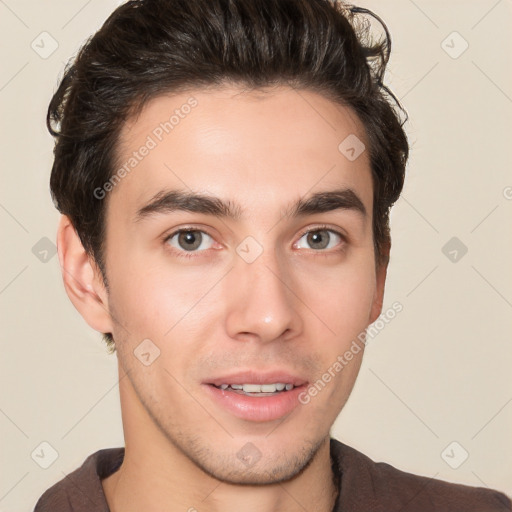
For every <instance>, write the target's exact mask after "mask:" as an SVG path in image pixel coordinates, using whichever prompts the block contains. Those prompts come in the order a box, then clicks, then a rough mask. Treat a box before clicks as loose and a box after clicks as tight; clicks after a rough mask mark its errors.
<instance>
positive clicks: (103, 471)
mask: <svg viewBox="0 0 512 512" xmlns="http://www.w3.org/2000/svg"><path fill="white" fill-rule="evenodd" d="M123 458H124V448H107V449H103V450H99V451H97V452H95V453H93V454H91V455H89V456H88V457H87V458H86V459H85V461H84V463H83V464H82V465H81V466H80V467H79V468H77V469H75V470H74V471H73V472H71V473H69V474H68V475H67V476H66V477H65V478H63V479H62V480H60V481H59V482H57V483H56V484H54V485H53V486H52V487H50V488H49V489H47V490H46V491H45V492H44V493H43V494H42V495H41V497H40V498H39V500H38V501H37V503H36V506H35V508H34V512H109V511H108V506H107V503H106V500H105V495H104V493H103V487H102V485H101V479H102V478H105V477H106V476H108V475H109V474H111V473H113V472H115V471H116V470H117V469H118V468H119V466H120V465H121V463H122V461H123Z"/></svg>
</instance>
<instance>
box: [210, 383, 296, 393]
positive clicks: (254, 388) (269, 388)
mask: <svg viewBox="0 0 512 512" xmlns="http://www.w3.org/2000/svg"><path fill="white" fill-rule="evenodd" d="M219 387H220V389H228V388H229V387H231V389H236V390H240V391H244V392H245V393H275V392H276V391H283V390H285V389H286V391H290V390H292V389H293V384H284V383H283V382H276V383H275V384H221V385H220V386H219Z"/></svg>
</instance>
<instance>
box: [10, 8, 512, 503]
mask: <svg viewBox="0 0 512 512" xmlns="http://www.w3.org/2000/svg"><path fill="white" fill-rule="evenodd" d="M116 5H117V2H114V1H105V0H89V1H84V0H72V1H70V0H48V1H45V2H40V1H36V0H0V28H1V34H2V36H1V37H2V39H3V42H2V45H1V50H0V51H1V57H2V67H1V76H0V104H1V119H2V124H1V130H2V132H1V137H0V140H1V144H2V151H1V153H0V154H1V169H2V187H1V193H0V223H1V229H2V241H3V244H2V247H3V249H2V252H1V255H2V256H1V257H2V260H1V266H0V269H1V276H0V302H1V311H2V334H3V336H2V348H1V353H2V357H1V372H2V387H1V389H2V392H1V399H0V429H1V450H2V452H1V460H2V464H1V467H2V469H1V478H0V510H1V511H12V512H17V511H27V510H32V508H33V506H34V504H35V502H36V500H37V498H38V497H39V496H40V495H41V494H42V492H43V491H44V490H46V489H47V488H48V487H49V486H50V485H52V484H53V483H55V482H56V481H57V480H60V479H61V478H63V477H64V476H65V475H66V474H68V473H69V472H70V471H72V470H74V469H75V468H77V467H78V466H79V465H81V464H82V462H83V460H84V459H85V458H86V456H88V455H89V454H90V453H92V452H94V451H96V450H98V449H100V448H104V447H111V446H122V445H123V437H122V426H121V418H120V407H119V397H118V388H117V378H116V376H117V374H116V360H115V356H108V355H107V354H106V351H105V349H104V347H103V345H102V342H101V337H100V335H99V334H97V333H95V332H94V331H92V330H91V329H90V328H89V327H88V326H87V325H86V324H85V322H84V321H83V320H82V318H81V317H80V316H79V314H78V313H77V312H76V311H75V309H74V308H73V306H72V305H71V303H70V302H69V300H68V298H67V296H66V294H65V292H64V289H63V286H62V280H61V275H60V269H59V265H58V259H57V257H56V256H53V257H51V256H52V253H51V252H49V253H48V254H47V256H46V259H47V261H46V262H45V261H41V260H40V258H41V257H43V259H44V253H43V254H41V251H44V249H45V246H44V244H45V243H46V244H48V245H49V247H50V248H51V245H50V244H49V242H48V241H44V240H43V241H41V239H42V238H44V237H47V238H48V239H50V240H51V241H53V242H54V241H55V233H56V226H57V220H58V213H57V212H56V210H55V209H54V208H53V205H52V203H51V199H50V195H49V190H48V180H49V172H50V167H51V163H52V153H51V151H52V144H53V143H52V140H51V138H50V136H49V135H48V134H47V132H46V129H45V125H44V117H45V113H46V108H47V104H48V102H49V100H50V97H51V94H52V91H53V90H54V89H55V87H56V83H57V76H60V75H61V73H62V69H63V64H64V62H65V61H66V60H67V59H68V57H70V56H71V55H73V54H74V52H75V51H76V50H77V49H78V48H79V46H80V44H81V43H82V42H83V41H84V40H85V39H86V38H87V37H88V36H89V35H90V34H91V33H92V32H94V31H95V30H96V29H98V28H99V27H100V25H101V23H102V22H103V20H104V19H105V18H106V17H107V15H108V14H109V13H110V12H111V10H112V9H113V8H114V7H115V6H116ZM358 5H361V6H365V7H369V8H371V9H373V10H375V12H376V13H377V14H379V15H380V16H381V17H382V18H383V19H384V21H385V22H386V23H387V24H388V27H389V29H390V31H391V34H392V36H393V43H394V54H393V57H392V60H391V66H390V70H389V74H388V82H389V84H390V85H391V88H392V89H393V91H394V92H395V93H396V94H397V96H398V97H399V98H401V99H402V100H403V104H404V106H405V107H406V109H407V110H408V112H409V115H410V119H411V120H410V122H409V125H408V133H409V136H410V142H411V146H412V148H411V150H412V152H411V159H410V163H409V166H408V177H407V180H406V186H405V190H404V194H403V197H402V198H401V199H400V201H399V202H398V203H397V205H396V207H395V209H394V211H393V213H392V236H393V249H392V258H391V263H390V269H389V274H388V282H387V289H386V304H385V307H388V306H390V305H391V304H392V303H393V302H395V301H399V302H400V303H401V304H402V305H403V308H404V309H403V311H402V312H401V313H400V314H399V315H397V316H396V318H395V319H394V320H393V321H392V322H391V323H390V324H388V325H387V326H386V327H385V329H383V330H382V331H381V332H380V333H379V334H378V336H377V337H376V338H375V339H374V340H373V341H372V343H371V345H369V347H368V349H367V352H366V355H365V360H364V362H363V367H362V370H361V374H360V377H359V380H358V382H357V384H356V387H355V389H354V392H353V395H352V397H351V398H350V400H349V402H348V404H347V406H346V407H345V409H344V410H343V412H342V414H341V415H340V417H339V418H338V420H337V422H336V424H335V427H334V431H333V433H334V435H335V436H336V437H338V438H339V439H340V440H342V441H344V442H346V443H347V444H350V445H352V446H354V447H356V448H357V449H359V450H361V451H363V452H364V453H366V454H367V455H369V456H370V457H371V458H373V459H374V460H376V461H386V462H388V463H390V464H392V465H394V466H396V467H398V468H400V469H403V470H405V471H411V472H415V473H418V474H422V475H426V476H428V477H436V478H442V479H446V480H450V481H453V482H462V483H466V484H470V485H477V486H489V487H493V488H497V489H500V490H502V491H504V492H506V493H508V494H510V495H512V462H511V461H512V437H511V435H510V433H511V432H512V379H511V372H510V369H511V363H512V343H511V327H512V326H511V312H512V270H511V264H510V262H511V261H512V237H511V232H512V229H511V228H512V200H511V198H512V173H511V163H512V157H511V152H510V146H511V139H510V136H511V128H512V76H511V74H512V71H511V70H512V58H511V53H510V47H511V46H510V44H511V39H512V38H511V36H510V33H511V29H512V1H511V0H499V1H497V0H478V1H476V0H473V1H467V0H464V1H462V0H458V1H453V0H452V1H450V2H446V1H445V0H415V1H413V0H394V1H387V2H382V1H380V2H378V1H377V0H373V1H362V2H359V3H358ZM44 31H45V32H48V33H49V34H50V35H51V36H48V35H43V36H40V34H41V33H42V32H44ZM454 31H456V32H457V33H458V35H457V34H455V35H454V34H452V33H453V32H454ZM50 37H51V38H53V39H54V40H55V41H56V42H57V43H58V48H57V49H56V50H55V51H54V53H52V54H51V55H49V56H47V55H44V56H45V57H47V58H42V57H41V56H40V55H39V54H38V53H37V52H36V51H35V50H34V49H33V48H32V47H31V43H32V42H33V41H35V42H34V45H33V46H34V47H35V48H37V49H38V52H39V53H42V52H45V51H46V52H49V51H50V50H51V49H52V44H55V43H53V42H52V39H50ZM41 41H43V42H41ZM443 41H445V42H444V43H443ZM464 41H467V44H468V45H469V46H468V48H467V50H466V51H465V52H463V53H462V54H460V55H458V54H459V53H460V52H461V50H462V49H463V48H464V45H465V43H464ZM36 45H38V46H36ZM450 54H451V55H450ZM455 56H457V58H454V57H455ZM507 187H508V188H507ZM452 237H457V238H458V239H459V240H460V242H461V243H463V244H464V245H465V246H466V247H467V248H468V252H467V254H465V255H464V256H463V257H460V254H461V253H460V252H459V253H458V254H459V259H458V261H456V262H453V261H451V260H450V259H449V257H447V256H445V254H444V253H443V251H442V248H443V247H444V246H445V244H446V243H447V242H448V241H449V240H450V239H452ZM36 244H43V245H36ZM34 246H36V249H34V252H35V253H39V258H38V257H36V255H35V254H34V252H33V247H34ZM445 252H448V251H446V250H445ZM449 256H450V255H449ZM450 257H453V253H452V255H451V256H450ZM44 441H45V442H47V443H49V444H50V445H51V446H52V447H53V448H54V449H55V450H56V451H57V452H58V458H57V459H56V460H55V461H54V462H53V464H51V465H50V466H49V467H48V468H47V469H43V468H41V467H40V466H39V465H38V464H37V463H36V462H35V461H34V460H33V459H32V458H31V454H32V453H33V452H34V450H36V453H41V447H40V444H41V443H42V442H44ZM453 441H456V442H457V443H458V445H455V447H453V446H452V447H450V448H449V449H448V455H449V457H448V458H447V457H446V456H445V459H447V460H449V461H450V462H451V463H452V465H453V464H455V463H457V461H459V462H460V460H461V456H462V454H463V451H462V450H465V451H467V452H468V453H469V457H468V459H467V460H466V461H465V462H464V463H463V464H462V465H460V467H459V468H458V469H452V468H451V467H450V466H449V465H448V464H447V463H446V462H445V460H444V459H443V457H442V456H441V454H442V453H443V451H444V450H445V448H446V447H447V446H448V445H450V443H452V442H453ZM43 447H44V445H43ZM452 448H453V451H452ZM43 451H44V450H43ZM45 453H46V455H45V457H47V456H48V454H49V453H50V451H49V449H48V448H47V449H46V452H45ZM34 458H35V459H37V457H34ZM38 461H39V462H40V463H41V461H42V459H39V460H38ZM48 461H49V459H48V458H47V459H46V462H48ZM43 462H44V461H43Z"/></svg>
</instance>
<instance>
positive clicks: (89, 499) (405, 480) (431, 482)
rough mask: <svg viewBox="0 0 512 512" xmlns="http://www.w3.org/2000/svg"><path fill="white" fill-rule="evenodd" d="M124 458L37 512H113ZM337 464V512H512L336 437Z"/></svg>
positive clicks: (91, 465)
mask: <svg viewBox="0 0 512 512" xmlns="http://www.w3.org/2000/svg"><path fill="white" fill-rule="evenodd" d="M123 458H124V448H108V449H104V450H99V451H97V452H95V453H93V454H92V455H90V456H89V457H87V459H86V460H85V462H84V463H83V465H82V466H81V467H80V468H78V469H76V470H75V471H73V472H72V473H70V474H69V475H68V476H67V477H66V478H64V479H62V480H61V481H60V482H58V483H56V484H55V485H54V486H52V487H50V488H49V489H48V490H47V491H46V492H45V493H44V494H43V495H42V496H41V497H40V498H39V500H38V502H37V504H36V506H35V509H34V512H110V511H109V508H108V505H107V501H106V499H105V494H104V493H103V487H102V485H101V480H102V479H103V478H106V477H107V476H109V475H111V474H112V473H114V472H115V471H117V470H118V469H119V467H120V465H121V463H122V462H123ZM331 462H332V468H333V474H334V478H335V481H336V485H337V487H338V489H339V495H338V498H337V500H336V503H335V505H334V508H333V512H511V511H512V502H511V501H510V499H509V498H507V496H505V495H504V494H502V493H500V492H498V491H494V490H491V489H484V488H482V487H470V486H467V485H460V484H453V483H448V482H444V481H442V480H436V479H433V478H427V477H423V476H417V475H413V474H411V473H405V472H403V471H400V470H398V469H396V468H394V467H393V466H390V465H389V464H386V463H384V462H377V463H376V462H373V461H372V460H371V459H370V458H368V457H367V456H366V455H364V454H362V453H361V452H358V451H357V450H355V449H354V448H351V447H350V446H347V445H345V444H343V443H341V442H340V441H338V440H336V439H332V438H331ZM311 512H314V511H311Z"/></svg>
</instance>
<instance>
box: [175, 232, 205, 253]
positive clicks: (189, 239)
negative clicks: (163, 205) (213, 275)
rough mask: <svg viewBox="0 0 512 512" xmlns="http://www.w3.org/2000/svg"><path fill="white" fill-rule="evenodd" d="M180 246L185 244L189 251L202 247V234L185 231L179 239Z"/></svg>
mask: <svg viewBox="0 0 512 512" xmlns="http://www.w3.org/2000/svg"><path fill="white" fill-rule="evenodd" d="M179 242H180V245H181V244H182V242H184V247H183V248H184V249H185V250H187V251H189V250H193V249H197V248H198V247H199V246H200V245H201V234H200V233H199V232H197V231H185V232H184V233H181V235H180V237H179Z"/></svg>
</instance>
